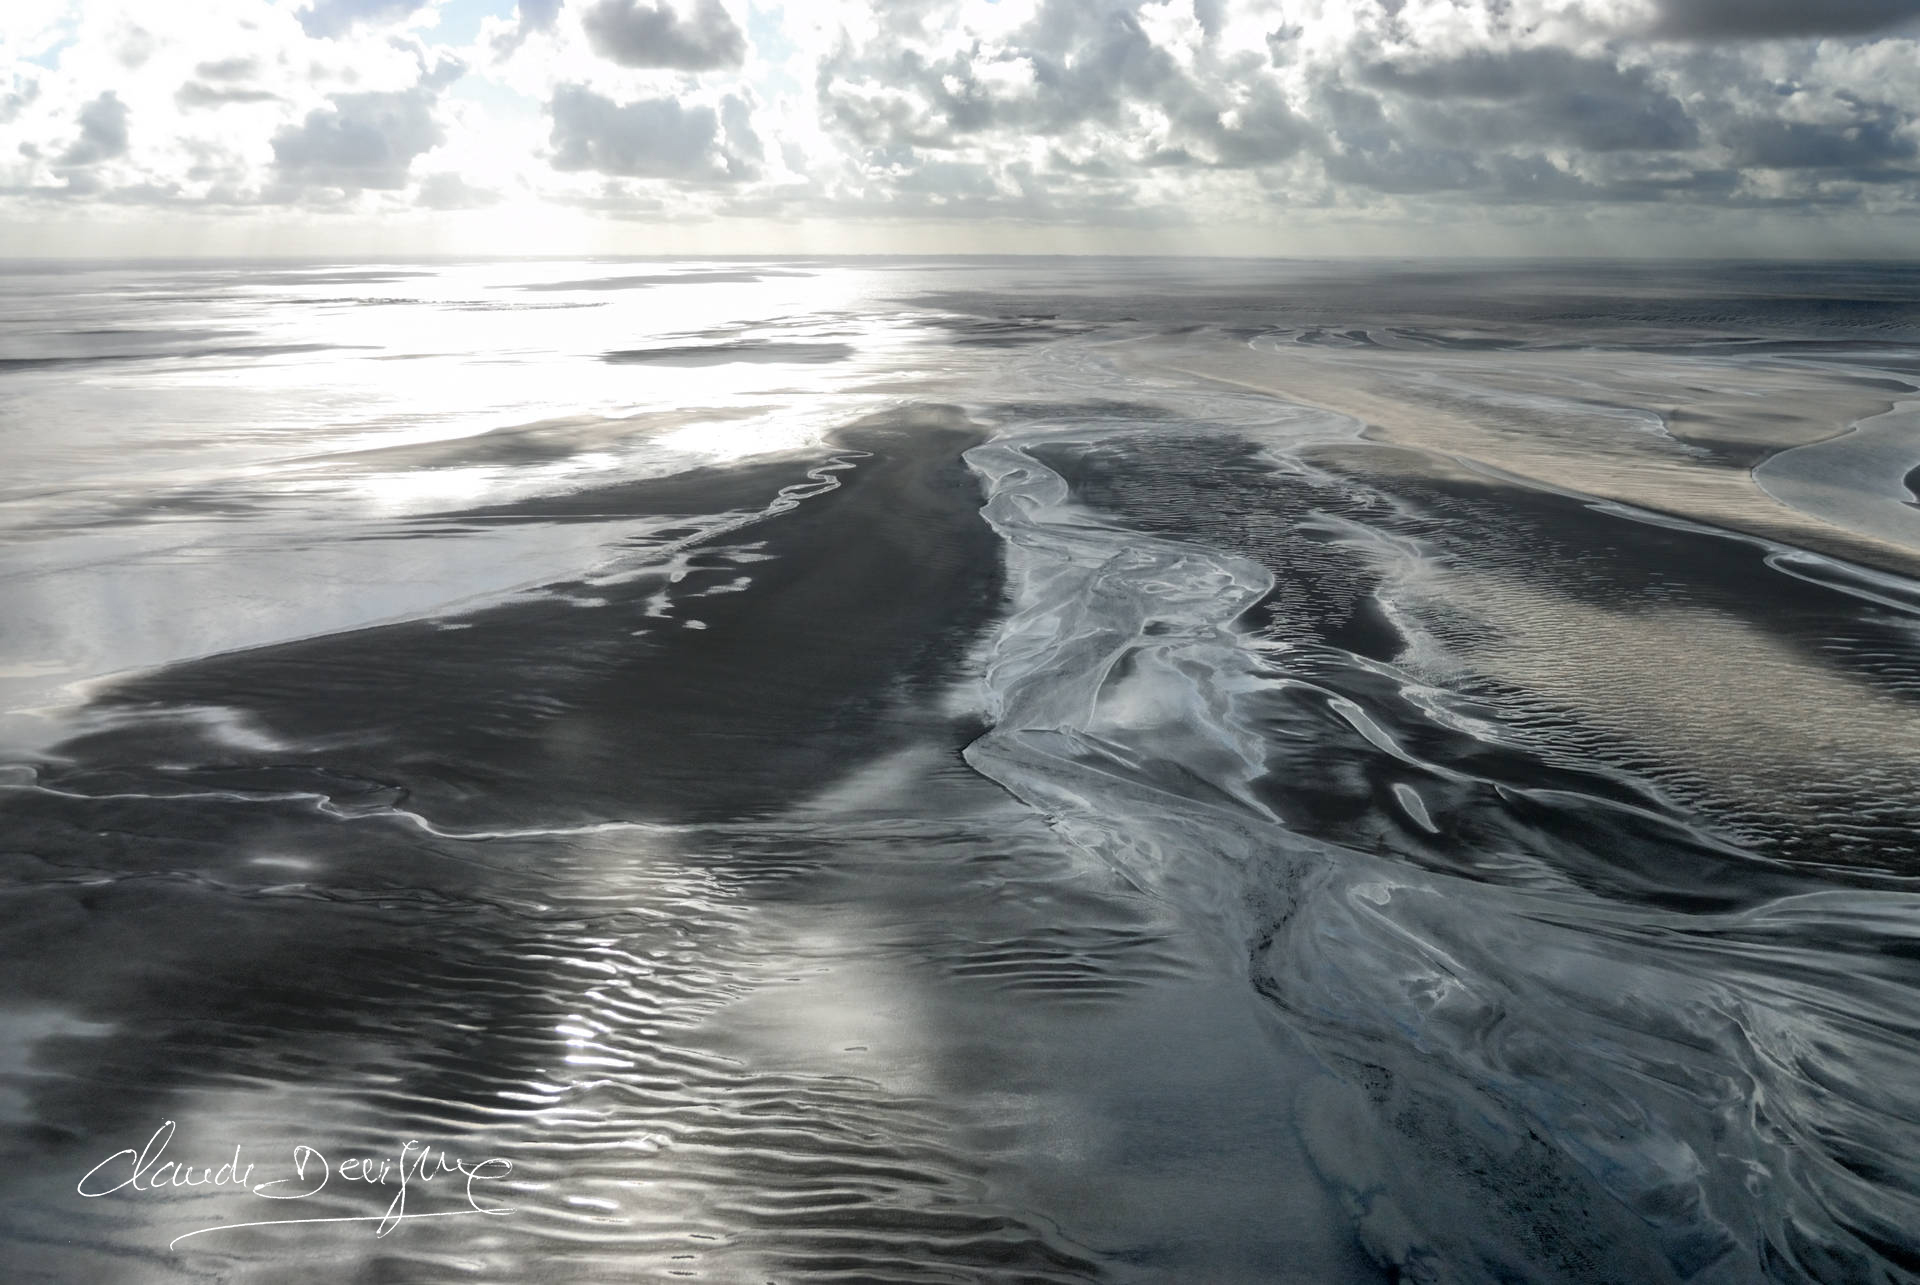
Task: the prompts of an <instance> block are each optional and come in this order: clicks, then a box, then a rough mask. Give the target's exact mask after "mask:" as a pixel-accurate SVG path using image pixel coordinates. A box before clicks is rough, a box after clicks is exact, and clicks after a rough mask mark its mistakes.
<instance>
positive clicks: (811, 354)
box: [601, 339, 853, 367]
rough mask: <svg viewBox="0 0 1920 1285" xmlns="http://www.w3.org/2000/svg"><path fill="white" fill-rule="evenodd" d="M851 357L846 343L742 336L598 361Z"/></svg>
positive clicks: (803, 361)
mask: <svg viewBox="0 0 1920 1285" xmlns="http://www.w3.org/2000/svg"><path fill="white" fill-rule="evenodd" d="M851 356H853V348H852V346H851V345H849V344H807V343H777V342H774V341H771V340H760V339H743V340H740V341H739V342H737V343H730V344H690V345H687V346H685V347H677V348H628V349H624V350H622V351H618V352H610V353H607V354H605V355H604V356H603V357H601V360H602V361H605V362H608V363H610V364H612V365H616V366H684V367H697V366H725V365H727V364H729V363H731V362H737V361H750V362H769V363H774V364H798V365H812V364H815V363H821V362H830V361H845V360H846V359H847V358H849V357H851Z"/></svg>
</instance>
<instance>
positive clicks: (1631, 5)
mask: <svg viewBox="0 0 1920 1285" xmlns="http://www.w3.org/2000/svg"><path fill="white" fill-rule="evenodd" d="M428 252H433V253H451V254H578V253H626V254H726V253H741V254H752V253H767V254H813V253H861V252H876V253H929V252H951V253H1069V254H1072V253H1122V254H1126V253H1183V254H1221V255H1235V254H1258V255H1282V256H1287V255H1325V254H1354V255H1396V256H1426V255H1497V254H1514V255H1656V256H1657V255H1682V256H1687V255H1710V256H1714V257H1742V256H1749V255H1751V256H1756V257H1761V256H1808V257H1820V256H1840V257H1875V256H1884V255H1897V256H1902V257H1915V256H1920V0H1349V2H1341V3H1335V2H1334V0H1161V2H1158V3H1140V2H1138V0H965V2H959V3H956V2H953V0H881V2H879V3H862V2H858V0H849V2H830V0H820V2H818V3H791V4H775V3H765V4H762V3H758V2H757V0H192V3H190V4H189V3H168V4H164V5H162V4H157V3H153V0H0V258H14V257H30V256H41V255H116V256H118V255H159V256H174V255H262V254H289V255H313V254H320V255H335V254H340V255H346V254H355V255H380V254H393V255H404V254H418V253H428Z"/></svg>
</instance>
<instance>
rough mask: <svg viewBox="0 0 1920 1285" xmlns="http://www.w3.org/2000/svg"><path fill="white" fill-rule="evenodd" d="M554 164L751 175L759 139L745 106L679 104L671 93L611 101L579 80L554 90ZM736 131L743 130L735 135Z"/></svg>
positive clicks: (659, 174)
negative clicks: (723, 130)
mask: <svg viewBox="0 0 1920 1285" xmlns="http://www.w3.org/2000/svg"><path fill="white" fill-rule="evenodd" d="M549 110H550V111H551V113H552V115H553V134H552V138H551V141H552V145H553V158H552V163H553V168H555V169H557V170H592V171H595V172H598V173H601V174H606V175H610V176H614V177H619V178H659V179H692V180H706V181H725V180H732V179H739V178H745V177H748V176H750V175H751V174H752V173H753V172H754V169H755V166H754V165H753V161H752V158H753V157H754V156H757V155H758V154H759V152H760V140H759V138H758V137H757V136H755V135H754V134H753V132H752V130H751V128H749V127H748V126H747V124H746V114H745V108H744V105H742V106H738V107H736V106H735V105H734V104H733V103H732V102H729V103H728V104H725V105H724V106H723V110H724V112H725V114H726V118H727V119H726V123H727V126H728V131H727V137H726V138H725V139H724V140H723V138H722V135H721V123H722V118H721V115H720V114H717V113H715V111H714V110H713V108H711V107H701V106H695V107H684V106H682V105H681V104H680V103H679V102H678V101H677V100H675V99H672V98H643V99H639V100H637V101H635V102H631V103H616V102H614V101H613V100H612V99H610V98H606V97H603V96H602V95H600V94H596V93H594V92H593V91H592V90H589V89H584V88H581V87H580V86H577V85H564V86H562V87H561V88H560V89H558V90H556V91H555V92H554V95H553V101H552V103H551V104H550V107H549ZM736 129H738V130H740V131H742V132H740V133H736V132H735V130H736Z"/></svg>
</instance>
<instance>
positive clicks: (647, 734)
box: [62, 408, 1000, 828]
mask: <svg viewBox="0 0 1920 1285" xmlns="http://www.w3.org/2000/svg"><path fill="white" fill-rule="evenodd" d="M979 439H980V433H979V431H978V430H977V429H975V428H974V427H973V426H972V425H970V424H969V423H968V422H967V421H966V419H965V418H964V416H962V415H961V414H960V413H959V412H958V411H955V410H951V409H946V408H920V409H915V410H908V411H902V412H897V413H889V414H886V415H882V416H879V417H875V418H874V419H870V420H866V421H862V422H861V423H860V424H857V425H855V426H852V427H850V428H848V429H846V430H844V431H843V432H841V433H840V434H838V435H837V441H838V443H839V444H840V445H841V446H842V447H844V448H845V449H846V450H847V451H848V452H850V454H849V455H848V456H847V457H846V458H847V459H849V460H851V461H855V466H854V467H853V468H851V469H850V470H848V471H845V472H842V473H840V474H839V478H840V485H839V487H838V488H837V489H835V490H832V491H829V492H827V493H826V494H823V495H820V496H818V497H816V498H813V499H810V500H807V501H805V502H804V503H802V504H800V505H799V506H798V507H797V508H794V509H792V510H789V511H787V512H784V513H779V514H776V515H774V516H772V517H770V518H767V519H766V520H765V521H763V522H760V523H757V524H755V525H754V526H753V527H751V528H750V529H748V530H747V531H743V532H738V533H736V538H738V539H740V540H743V541H753V542H757V547H756V549H755V558H756V559H757V560H756V561H754V562H752V563H751V564H750V566H749V567H748V574H750V578H751V583H750V584H749V585H748V586H747V587H746V588H744V590H742V591H739V592H724V593H717V594H713V595H712V596H699V595H700V592H701V590H703V589H710V588H713V587H715V586H717V585H721V584H727V583H731V582H733V581H734V580H736V579H737V578H738V577H739V576H740V575H741V574H742V565H741V563H740V562H739V560H738V559H736V558H733V557H731V556H729V550H728V549H727V548H723V547H719V546H710V547H709V548H708V549H707V550H705V551H703V555H702V557H701V558H700V559H697V560H696V565H695V566H694V567H693V568H692V570H690V571H688V572H687V573H686V574H685V575H684V576H683V577H682V579H680V580H679V581H677V582H675V583H673V584H671V585H667V584H666V583H665V581H664V577H642V578H639V579H636V580H634V581H631V582H626V583H620V584H615V585H610V586H609V585H588V584H581V585H577V586H556V588H558V589H560V590H562V595H561V596H557V597H555V598H552V599H539V600H534V601H521V602H512V603H507V604H502V605H499V606H495V607H491V608H488V609H485V610H482V611H479V612H475V613H473V614H472V615H470V616H467V617H464V618H463V620H462V623H463V624H465V625H466V626H468V627H466V628H463V629H459V630H447V629H445V628H443V627H442V624H441V622H438V621H413V622H405V623H400V624H395V625H389V626H384V627H380V628H374V629H367V630H360V631H356V632H353V633H347V634H340V635H335V636H330V637H323V638H316V639H309V640H304V641H300V642H294V643H288V644H285V645H281V646H275V647H268V648H262V649H259V650H255V651H248V652H241V653H235V654H231V655H225V656H216V657H211V658H208V659H205V660H200V661H195V662H192V663H189V664H185V665H180V666H175V667H173V668H170V669H165V670H161V671H158V672H156V673H152V674H149V675H146V676H143V677H141V678H138V679H135V680H133V681H131V682H129V683H126V684H124V685H123V686H121V687H119V688H117V689H115V690H114V691H113V692H112V693H111V694H110V695H108V696H107V697H105V698H104V699H103V701H102V702H101V704H102V707H103V708H104V709H107V710H120V711H126V712H132V711H135V710H144V711H152V712H154V713H160V714H163V713H164V712H165V711H166V710H167V709H169V708H179V707H182V706H185V707H192V706H208V705H218V706H225V707H228V708H231V709H236V710H239V711H242V712H243V713H244V714H245V715H246V716H247V717H249V718H250V719H251V720H253V721H254V722H256V723H257V724H258V725H260V726H261V727H263V728H266V729H269V731H270V734H271V735H272V736H274V737H278V738H284V739H287V740H290V741H292V742H294V743H295V744H297V745H299V746H301V747H302V748H300V749H298V750H289V751H286V752H277V751H267V752H257V751H254V752H241V751H237V750H234V749H232V748H231V747H223V746H219V745H214V744H209V743H207V741H206V739H205V734H204V732H202V731H201V730H200V725H199V724H195V723H190V722H186V721H182V720H168V719H165V718H161V719H158V720H141V721H140V722H139V723H138V724H136V725H133V726H128V727H123V728H119V729H116V730H113V731H108V732H104V733H100V734H97V735H95V736H91V737H86V738H82V739H81V740H79V741H76V742H72V743H69V744H68V745H67V746H65V747H64V748H63V750H62V754H63V755H64V756H67V757H71V758H72V759H75V760H77V761H79V762H81V763H86V764H108V763H123V762H128V761H155V760H159V761H171V762H180V761H183V760H184V761H188V762H195V761H198V762H212V763H226V764H229V765H240V764H254V765H257V766H259V767H261V768H268V767H271V766H273V765H284V764H287V763H289V762H297V763H299V764H301V765H303V767H304V768H306V769H312V770H318V771H322V772H326V773H330V774H335V775H344V776H348V777H352V778H359V779H366V780H373V781H380V782H384V783H387V784H390V785H392V786H395V787H398V788H401V789H404V790H405V791H406V792H407V793H408V794H409V795H410V796H411V798H412V799H413V800H414V802H413V803H412V805H411V806H413V807H416V808H418V809H419V810H421V811H422V812H424V813H426V814H427V815H429V816H431V817H433V818H434V819H435V820H436V821H437V822H438V823H440V824H443V825H447V826H450V827H455V828H461V827H469V826H492V825H502V826H530V825H542V824H556V823H563V822H582V821H597V820H606V819H658V820H684V819H693V818H699V817H707V816H715V815H728V816H731V815H740V814H743V813H746V814H752V813H758V812H760V811H763V810H771V809H774V808H777V807H780V806H784V805H786V804H788V803H790V802H792V801H793V800H794V799H796V798H798V797H801V796H803V795H806V794H808V793H810V792H812V791H815V790H818V789H820V788H822V787H823V786H824V785H826V784H827V783H829V782H830V781H832V780H833V779H834V778H835V777H837V776H838V775H839V774H841V773H843V772H845V771H848V770H850V769H851V768H852V767H853V766H855V765H857V764H858V763H859V762H860V761H862V760H863V759H865V758H866V757H868V756H870V755H872V754H874V753H877V752H879V751H881V750H882V749H884V748H885V746H886V744H887V743H888V740H889V737H890V734H891V733H890V731H889V728H890V725H891V724H892V723H893V722H894V721H895V720H897V718H898V717H899V715H897V713H890V712H889V711H892V710H894V709H895V706H896V694H897V693H898V692H899V691H900V690H901V689H902V687H903V685H904V687H905V688H908V689H917V688H921V687H924V686H925V685H927V684H931V683H938V682H941V681H944V679H945V677H946V676H947V675H948V674H950V673H951V672H952V669H953V666H954V665H955V664H957V662H958V657H959V656H960V654H961V652H962V650H963V649H964V647H965V646H966V645H967V642H968V640H969V639H970V638H971V637H972V636H973V635H974V634H975V633H976V632H977V631H978V630H979V629H980V628H982V627H984V626H985V624H986V623H987V622H988V620H989V619H990V618H991V617H992V615H993V613H994V612H995V610H997V607H998V593H999V589H998V586H999V575H1000V571H999V559H998V557H997V556H996V549H997V546H996V543H995V540H994V537H993V535H992V533H991V531H990V530H989V529H988V528H987V526H986V524H985V523H984V522H982V521H981V519H980V517H979V513H978V509H979V503H980V500H979V491H978V486H977V483H976V481H975V479H974V478H973V476H972V475H971V474H970V473H969V472H968V471H967V470H966V468H965V466H964V465H963V464H962V462H961V460H960V453H961V451H963V450H964V449H966V448H967V447H969V446H971V445H973V444H974V443H975V442H977V441H978V440H979ZM820 462H822V461H821V460H820V457H818V456H814V457H810V458H809V459H804V460H803V459H788V460H785V461H783V462H782V463H780V464H773V465H767V466H765V467H763V468H758V469H755V470H749V471H741V472H736V471H732V470H717V471H714V472H712V473H706V474H702V475H698V476H687V475H682V476H679V477H674V478H667V479H661V480H659V481H655V482H637V483H633V484H632V485H631V486H628V487H623V488H610V489H608V490H603V491H597V492H583V493H580V494H578V495H575V496H571V497H554V498H552V499H549V500H542V501H530V502H528V503H527V504H525V505H521V506H504V508H503V509H502V510H495V511H493V512H494V515H495V516H507V514H508V513H510V512H513V511H515V510H516V508H517V512H518V514H519V515H520V516H525V517H532V516H536V515H538V516H560V515H561V514H562V513H563V512H564V511H565V510H566V509H567V508H569V507H574V506H577V509H576V511H578V512H586V511H588V510H591V512H592V513H593V514H594V516H599V517H615V518H617V517H626V516H636V515H640V514H642V513H648V512H651V513H657V512H662V511H668V512H684V513H701V512H706V513H714V512H725V511H729V510H732V509H736V508H746V507H758V506H759V505H764V504H766V503H767V502H768V501H770V500H771V499H772V498H773V496H774V494H775V493H776V492H777V491H778V489H779V487H780V486H781V485H790V484H793V483H797V482H802V481H804V480H805V469H806V467H807V465H808V464H813V465H816V466H817V465H818V464H819V463H820ZM749 493H752V495H753V496H754V498H755V499H757V501H758V504H757V505H755V504H753V503H752V502H751V501H748V494H749ZM743 501H748V502H747V503H743ZM470 516H479V514H477V513H476V514H474V515H470ZM767 555H771V556H770V557H769V556H767ZM663 588H665V589H669V590H670V592H671V593H672V595H673V597H674V599H675V601H676V603H679V602H685V603H687V604H689V605H688V606H687V607H686V608H685V610H684V611H681V612H678V613H677V614H676V617H675V619H672V620H666V621H663V620H661V619H659V618H658V617H657V616H655V615H653V614H650V607H651V605H652V604H653V602H654V600H655V598H656V595H657V594H658V593H660V592H661V591H662V590H663ZM568 590H572V591H573V597H589V598H593V599H596V600H599V601H601V602H603V603H604V605H601V606H597V607H590V608H585V607H581V606H578V605H574V603H573V602H572V601H570V600H569V597H568V596H567V592H566V591H568ZM687 616H693V617H697V618H698V620H699V621H700V623H701V624H703V625H704V626H705V627H704V628H703V629H698V630H694V629H687V628H683V627H681V621H682V620H683V619H684V618H686V617H687ZM636 635H638V636H636Z"/></svg>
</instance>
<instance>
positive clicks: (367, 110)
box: [273, 86, 445, 191]
mask: <svg viewBox="0 0 1920 1285" xmlns="http://www.w3.org/2000/svg"><path fill="white" fill-rule="evenodd" d="M436 92H437V91H436V90H434V89H432V88H430V87H427V86H417V87H415V88H413V89H409V90H405V91H403V92H399V93H367V94H337V95H335V96H334V98H333V100H332V102H331V103H330V105H328V106H326V107H323V108H320V109H318V110H316V111H312V112H309V113H308V114H307V118H306V120H305V121H304V122H302V123H301V124H300V125H297V126H294V127H291V128H288V129H283V130H281V131H280V132H279V133H278V134H276V135H274V139H273V166H274V170H275V172H276V173H277V174H278V175H279V177H280V179H281V180H282V182H284V183H286V184H288V185H290V186H293V187H296V188H307V187H330V188H341V189H343V190H345V191H359V190H361V189H373V190H375V191H394V190H396V189H399V188H403V187H405V186H406V185H407V171H408V169H409V167H410V166H412V164H413V158H414V157H416V156H418V155H420V154H421V153H422V152H426V151H430V150H432V149H433V148H434V147H437V146H439V144H440V143H441V141H442V140H443V139H444V137H445V135H444V134H443V133H442V132H441V129H440V125H439V122H437V121H436V120H435V119H434V117H433V105H434V98H435V94H436Z"/></svg>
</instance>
